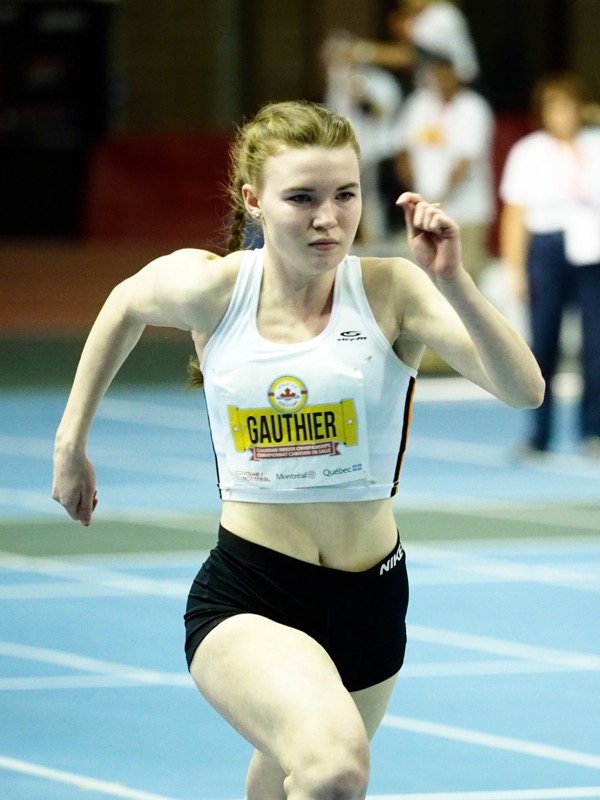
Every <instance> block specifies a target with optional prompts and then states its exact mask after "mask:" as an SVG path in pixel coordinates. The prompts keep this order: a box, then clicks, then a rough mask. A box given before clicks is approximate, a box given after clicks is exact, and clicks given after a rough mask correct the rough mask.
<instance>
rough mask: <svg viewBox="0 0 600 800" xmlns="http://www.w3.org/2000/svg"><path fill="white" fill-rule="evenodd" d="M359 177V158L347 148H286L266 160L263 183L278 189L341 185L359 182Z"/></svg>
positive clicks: (349, 147)
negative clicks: (330, 184) (331, 184)
mask: <svg viewBox="0 0 600 800" xmlns="http://www.w3.org/2000/svg"><path fill="white" fill-rule="evenodd" d="M359 175H360V169H359V163H358V157H357V155H356V153H355V152H354V150H353V149H352V147H351V146H350V145H348V146H347V147H335V148H326V147H303V148H298V149H291V148H286V149H285V150H281V151H280V152H278V153H275V155H272V156H269V158H268V159H267V160H266V162H265V167H264V173H263V184H265V185H266V184H267V183H270V184H277V186H278V188H285V187H286V186H289V187H299V186H302V187H306V188H310V187H315V188H316V187H318V186H322V185H324V184H329V183H333V184H335V186H343V185H346V184H348V183H358V182H359Z"/></svg>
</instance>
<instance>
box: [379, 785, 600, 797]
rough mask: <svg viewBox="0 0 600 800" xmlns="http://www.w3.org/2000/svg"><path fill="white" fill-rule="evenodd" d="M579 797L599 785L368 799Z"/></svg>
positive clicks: (594, 793) (597, 791)
mask: <svg viewBox="0 0 600 800" xmlns="http://www.w3.org/2000/svg"><path fill="white" fill-rule="evenodd" d="M580 797H600V786H569V787H565V788H564V789H505V790H489V791H483V792H435V793H432V792H426V793H425V794H423V793H418V794H370V795H369V796H368V800H576V798H580Z"/></svg>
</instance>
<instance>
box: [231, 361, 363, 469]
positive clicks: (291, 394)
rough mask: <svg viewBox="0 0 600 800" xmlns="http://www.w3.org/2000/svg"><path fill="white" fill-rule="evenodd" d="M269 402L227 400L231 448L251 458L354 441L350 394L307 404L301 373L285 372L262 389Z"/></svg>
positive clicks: (330, 450) (333, 451)
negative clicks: (244, 403) (241, 405)
mask: <svg viewBox="0 0 600 800" xmlns="http://www.w3.org/2000/svg"><path fill="white" fill-rule="evenodd" d="M266 395H267V398H268V401H269V403H270V405H271V408H269V407H268V406H265V407H264V408H238V407H237V406H228V407H227V411H228V415H229V427H230V430H231V434H232V436H233V441H234V444H235V449H236V450H237V451H238V452H239V453H243V452H244V451H247V450H248V451H250V455H251V460H252V461H257V460H260V459H265V458H298V457H302V456H321V455H324V456H325V455H331V456H335V455H339V454H340V452H339V449H338V448H339V445H340V444H344V445H346V446H348V447H350V446H353V445H356V444H357V443H358V418H357V414H356V408H355V406H354V400H341V401H340V402H339V403H324V404H321V405H309V404H307V401H308V396H309V392H308V388H307V386H306V385H305V384H304V383H303V381H301V380H300V378H297V377H294V376H292V375H284V376H282V377H280V378H277V379H276V380H274V381H273V383H272V384H271V385H270V386H269V388H268V390H267V392H266Z"/></svg>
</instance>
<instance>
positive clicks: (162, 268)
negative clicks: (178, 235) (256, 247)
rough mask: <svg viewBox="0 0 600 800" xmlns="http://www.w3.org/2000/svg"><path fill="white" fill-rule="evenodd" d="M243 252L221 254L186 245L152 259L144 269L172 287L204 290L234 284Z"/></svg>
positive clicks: (201, 291) (202, 291)
mask: <svg viewBox="0 0 600 800" xmlns="http://www.w3.org/2000/svg"><path fill="white" fill-rule="evenodd" d="M241 257H242V254H241V253H231V254H230V255H228V256H224V257H222V256H219V255H217V254H216V253H211V252H210V251H209V250H196V249H193V248H185V249H182V250H175V251H174V252H173V253H169V254H168V255H164V256H160V257H159V258H157V259H155V260H154V261H151V262H150V264H148V265H147V266H146V267H145V268H144V270H146V271H147V272H148V273H150V274H152V276H153V277H154V278H155V279H156V280H160V281H164V282H165V283H166V284H168V285H170V286H171V287H172V288H173V289H177V288H182V289H185V290H186V291H190V290H191V291H194V290H196V291H197V292H200V293H204V292H206V291H211V290H217V289H218V288H219V287H221V286H223V287H226V286H227V285H228V284H229V283H231V282H233V283H235V280H236V277H237V273H238V271H239V267H240V263H241Z"/></svg>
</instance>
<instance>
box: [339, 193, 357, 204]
mask: <svg viewBox="0 0 600 800" xmlns="http://www.w3.org/2000/svg"><path fill="white" fill-rule="evenodd" d="M337 197H338V200H341V201H342V202H343V203H347V202H348V200H352V199H353V198H354V197H356V193H355V192H340V193H339V194H338V196H337Z"/></svg>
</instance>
